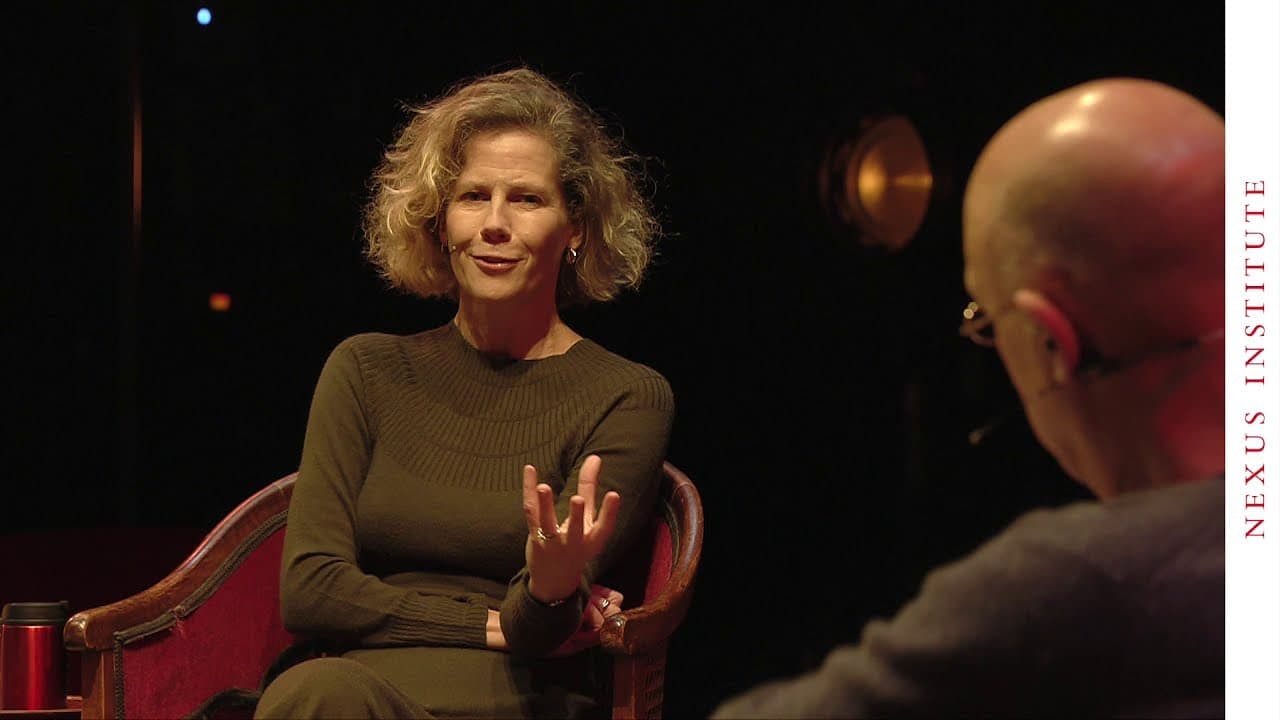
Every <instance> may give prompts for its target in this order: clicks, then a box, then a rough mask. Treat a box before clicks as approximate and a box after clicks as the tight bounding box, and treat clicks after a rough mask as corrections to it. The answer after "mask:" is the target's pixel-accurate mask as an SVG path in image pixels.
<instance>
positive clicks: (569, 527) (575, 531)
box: [564, 495, 587, 543]
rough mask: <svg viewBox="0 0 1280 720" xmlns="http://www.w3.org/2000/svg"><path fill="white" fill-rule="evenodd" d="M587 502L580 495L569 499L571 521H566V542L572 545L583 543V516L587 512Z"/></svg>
mask: <svg viewBox="0 0 1280 720" xmlns="http://www.w3.org/2000/svg"><path fill="white" fill-rule="evenodd" d="M586 505H587V503H586V501H585V500H584V499H583V498H582V497H581V496H578V495H574V496H573V497H571V498H569V519H568V520H565V528H564V533H565V540H566V541H568V542H570V543H579V542H582V529H583V515H584V513H585V512H586Z"/></svg>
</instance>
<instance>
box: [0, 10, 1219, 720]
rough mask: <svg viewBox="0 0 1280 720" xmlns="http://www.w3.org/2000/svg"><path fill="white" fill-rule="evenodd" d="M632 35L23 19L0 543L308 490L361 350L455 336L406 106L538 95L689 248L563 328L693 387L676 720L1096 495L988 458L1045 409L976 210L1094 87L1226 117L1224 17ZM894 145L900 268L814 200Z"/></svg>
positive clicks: (857, 14)
mask: <svg viewBox="0 0 1280 720" xmlns="http://www.w3.org/2000/svg"><path fill="white" fill-rule="evenodd" d="M32 5H35V4H32ZM604 5H606V4H599V6H597V5H596V4H584V5H581V6H568V5H555V4H549V5H539V4H532V5H530V4H518V5H517V4H511V5H506V4H503V3H482V4H473V3H465V4H454V3H426V2H423V3H396V4H389V3H345V4H337V3H332V4H310V3H307V4H303V3H264V2H235V3H227V2H214V3H209V4H207V7H209V8H210V9H211V10H212V13H213V21H212V23H211V24H210V25H208V26H207V27H205V26H201V25H199V24H197V23H196V21H195V13H196V10H197V9H198V8H199V7H200V5H199V4H196V3H186V2H174V3H167V2H166V3H156V4H154V5H148V4H138V5H133V6H129V5H117V4H112V3H85V4H69V3H60V4H59V3H55V4H45V5H39V6H38V7H34V8H28V9H27V10H25V11H21V12H18V13H17V14H16V16H14V15H12V13H13V12H14V11H12V10H11V11H10V13H11V16H10V17H9V18H8V19H6V24H7V27H6V30H5V31H6V33H11V34H12V35H13V37H11V38H9V40H8V41H7V42H6V55H7V56H9V57H10V59H9V60H8V61H7V62H6V63H5V66H6V67H5V73H6V76H7V82H6V83H5V94H6V98H5V110H4V117H5V123H6V132H5V133H4V136H5V144H6V146H7V152H6V159H7V160H8V162H7V163H6V165H7V167H6V175H7V178H6V183H5V186H6V188H7V189H6V190H4V191H3V193H4V197H5V201H6V202H5V204H6V211H5V220H6V221H7V222H6V226H7V228H8V231H9V232H8V236H7V237H6V238H5V239H6V257H7V258H8V259H9V261H10V262H9V263H7V264H6V267H5V269H4V273H5V282H4V296H5V300H4V313H3V317H4V336H5V348H6V352H5V355H6V356H7V358H8V360H9V363H8V372H7V375H8V378H9V382H8V383H7V386H8V393H7V394H8V395H9V400H8V403H9V406H10V408H11V409H10V412H9V413H7V418H6V423H5V425H6V429H5V433H4V436H5V439H6V445H5V450H6V461H5V463H4V469H3V473H4V476H5V479H6V482H5V486H4V492H5V496H4V499H3V501H0V512H2V513H3V515H2V516H0V522H2V523H3V531H4V532H18V531H25V530H56V529H58V528H86V527H117V526H121V527H123V526H128V527H151V526H192V527H210V526H212V524H213V523H214V522H215V521H216V520H217V519H218V518H219V517H221V516H222V515H223V514H224V513H225V512H226V511H228V510H229V509H230V508H231V507H233V506H234V505H235V504H236V503H237V502H238V501H239V500H240V499H242V498H243V497H245V496H247V495H248V494H250V493H251V492H252V491H254V490H256V489H257V488H259V487H260V486H262V485H263V484H264V483H266V482H268V481H270V480H273V479H275V478H277V477H279V476H281V475H284V474H286V473H288V472H290V471H291V470H292V469H293V468H294V467H295V465H296V463H297V459H298V454H299V448H300V444H301V439H302V433H303V427H304V421H305V418H306V413H307V406H308V402H309V400H310V393H311V389H312V385H313V383H314V381H315V378H316V374H317V373H318V371H319V369H320V366H321V364H322V363H323V361H324V358H325V356H326V354H327V353H328V351H329V350H330V348H332V346H333V345H334V344H335V343H337V342H338V341H339V340H340V339H342V338H343V337H346V336H347V335H350V334H353V333H356V332H361V331H369V330H381V331H389V332H412V331H417V330H420V329H425V328H427V327H431V326H434V325H437V324H439V323H442V322H444V321H445V320H447V318H448V317H450V308H449V306H448V305H446V304H443V303H430V302H423V301H420V300H414V299H411V298H407V297H403V296H399V295H397V294H396V293H394V292H391V291H389V290H387V289H385V288H384V287H383V286H382V284H381V282H380V281H379V280H378V279H377V278H376V276H375V274H374V272H373V271H372V269H371V268H370V267H369V266H368V265H367V264H365V263H364V261H363V259H362V256H361V246H360V239H359V232H358V217H359V211H360V206H361V204H362V202H363V200H364V198H365V194H366V182H367V177H368V175H369V172H370V170H371V168H372V167H373V165H374V163H375V162H376V161H377V159H378V157H379V153H380V151H381V148H382V147H383V145H384V144H385V143H387V142H388V141H389V140H390V139H391V138H392V136H393V130H394V128H396V127H397V126H398V125H399V124H400V123H401V122H402V121H403V119H404V114H403V113H402V111H401V107H400V103H402V102H410V101H414V100H418V99H421V98H423V97H426V96H429V95H433V94H435V93H438V92H440V91H441V90H442V89H444V88H445V87H446V86H447V85H448V84H450V83H452V82H453V81H455V80H457V79H459V78H462V77H465V76H471V75H475V74H478V73H483V72H487V71H491V70H500V69H506V68H509V67H511V66H512V65H514V64H519V63H526V64H528V65H530V66H532V67H535V68H537V69H540V70H542V71H544V72H546V73H548V74H549V75H551V76H552V77H554V78H556V79H558V80H560V81H562V82H564V83H565V84H567V85H568V86H569V87H570V88H571V89H572V90H574V91H575V92H576V93H577V94H579V95H580V96H582V97H583V98H584V99H585V100H587V102H588V103H589V104H591V105H592V106H593V107H595V108H596V109H597V110H599V111H600V112H601V113H602V114H603V115H604V117H605V118H606V119H607V120H608V121H609V122H611V123H613V124H615V125H616V126H619V127H621V128H623V129H625V138H626V142H627V144H628V145H629V146H630V148H631V149H632V150H634V151H635V152H636V153H638V154H640V155H642V156H644V157H646V158H648V163H647V166H648V170H649V175H650V181H651V182H650V184H651V189H652V193H653V197H654V200H655V203H656V206H657V208H658V210H659V212H660V214H661V217H662V221H663V225H664V227H665V230H666V237H665V238H664V239H663V241H662V244H661V246H660V249H661V254H660V256H659V258H658V260H657V262H656V263H655V264H654V266H653V268H652V271H651V273H650V275H649V277H648V280H647V281H646V283H645V285H644V286H643V288H642V289H641V290H640V291H639V292H636V293H629V294H627V295H625V296H624V297H622V298H621V299H620V300H618V301H617V302H615V303H612V304H609V305H604V306H598V307H593V308H589V309H585V310H577V311H573V312H571V313H569V314H568V316H567V318H568V320H569V321H570V323H571V324H573V325H574V326H575V327H576V328H577V329H578V330H579V331H581V332H583V333H584V334H585V335H588V336H590V337H592V338H594V339H596V340H597V341H598V342H600V343H602V344H603V345H605V346H606V347H609V348H611V349H613V350H615V351H617V352H619V353H621V354H623V355H625V356H627V357H630V358H633V359H636V360H639V361H641V362H644V363H647V364H649V365H651V366H652V367H654V368H656V369H658V370H660V371H661V372H663V373H664V374H665V375H666V376H667V378H669V379H670V381H671V384H672V386H673V387H674V389H675V393H676V398H677V402H678V414H677V421H676V426H675V429H674V436H673V437H672V441H671V447H670V453H669V456H670V458H671V460H672V461H673V462H675V463H676V464H677V465H679V466H680V467H681V468H683V469H684V470H685V471H686V472H688V473H689V475H690V476H691V477H692V478H693V479H694V480H695V482H696V483H697V484H698V486H699V488H700V489H701V492H702V495H703V499H704V502H705V506H706V546H705V553H704V557H703V571H702V575H701V577H700V580H699V583H698V586H697V592H696V597H695V602H694V604H693V607H692V609H691V611H690V614H689V617H688V620H687V622H686V624H685V625H684V627H683V628H681V630H680V631H679V633H678V635H677V636H676V637H675V639H674V642H673V645H672V648H671V658H670V663H669V671H668V672H669V674H668V683H667V708H668V714H669V715H670V716H672V717H695V716H700V715H703V714H705V713H706V712H708V711H709V710H710V709H711V708H712V707H713V706H714V705H715V703H716V702H718V701H719V700H720V699H722V698H723V697H725V696H726V695H728V694H730V693H732V692H735V691H738V690H740V689H743V688H745V687H747V686H749V685H751V684H754V683H756V682H759V681H762V680H764V679H767V678H771V677H775V676H778V675H783V674H789V673H793V672H798V671H800V670H803V669H806V668H809V667H812V666H813V665H815V664H816V663H818V662H819V661H820V659H821V657H822V656H823V654H824V653H825V652H826V651H827V650H828V649H830V648H831V646H832V645H834V644H835V643H838V642H842V641H851V640H854V639H856V637H857V635H858V631H859V628H860V626H861V625H862V623H863V622H865V621H866V620H868V619H870V618H872V617H875V616H879V615H883V614H885V613H888V612H891V611H892V610H893V608H895V607H896V606H897V605H899V604H900V603H901V602H903V601H904V600H905V599H907V598H908V597H909V596H910V595H911V594H912V593H913V592H914V590H915V588H916V586H917V585H918V583H919V581H920V578H921V576H922V574H923V573H924V572H925V571H926V570H927V568H929V567H931V566H933V565H935V564H937V563H939V562H941V561H945V560H948V559H951V558H954V557H956V556H958V555H960V554H962V553H964V552H966V551H968V550H970V549H972V548H973V547H974V546H975V545H976V544H977V543H978V542H980V541H981V539H982V538H984V537H986V536H988V535H989V534H991V533H993V532H995V531H997V530H998V529H999V528H1000V527H1002V526H1003V525H1005V524H1006V523H1007V522H1009V520H1010V519H1011V518H1013V517H1014V516H1015V515H1016V514H1018V513H1020V512H1022V511H1024V510H1026V509H1027V508H1030V507H1033V506H1038V505H1044V504H1053V503H1059V502H1063V501H1066V500H1070V499H1074V498H1078V497H1082V496H1083V493H1082V492H1081V491H1080V490H1079V489H1078V488H1077V487H1076V486H1075V485H1074V484H1073V483H1071V482H1070V480H1069V479H1067V478H1065V477H1064V476H1063V475H1062V473H1061V472H1060V470H1058V468H1057V467H1056V465H1055V464H1054V463H1053V462H1052V459H1051V458H1049V457H1048V456H1047V455H1046V454H1045V453H1044V452H1043V451H1042V450H1041V449H1040V448H1039V447H1038V446H1037V445H1036V444H1035V442H1034V439H1033V438H1032V436H1031V434H1030V432H1029V430H1028V429H1027V427H1026V424H1025V422H1024V421H1022V420H1021V419H1020V418H1018V417H1015V418H1014V419H1013V420H1012V421H1011V422H1009V423H1006V424H1005V425H1004V426H1002V428H1001V429H1000V430H999V431H998V432H997V433H996V434H994V435H993V436H992V437H991V439H990V441H989V442H988V443H986V444H985V445H983V446H980V447H977V448H973V447H970V446H969V445H967V444H966V442H965V436H966V433H967V432H968V431H969V430H970V429H972V428H973V427H975V426H977V425H980V424H982V423H983V422H985V421H986V420H987V419H989V418H990V417H991V416H993V415H995V414H999V413H1000V412H1001V411H1002V410H1004V409H1005V408H1006V407H1007V406H1008V405H1009V404H1010V403H1012V402H1014V400H1015V398H1014V395H1013V394H1012V392H1011V390H1010V388H1009V386H1008V383H1007V380H1006V378H1005V376H1004V374H1003V371H1002V370H1001V369H1000V367H999V365H998V362H997V360H996V358H995V356H994V355H993V354H990V353H984V352H983V351H981V349H979V348H976V347H970V346H967V344H966V343H965V342H964V341H963V340H961V339H959V338H957V337H956V334H955V328H956V325H957V321H958V318H959V312H958V311H959V309H960V307H961V306H962V305H963V302H964V300H965V296H964V289H963V285H962V282H961V255H960V240H959V217H960V213H959V199H960V195H961V193H962V191H963V186H964V179H965V177H966V176H967V173H968V170H969V169H970V167H971V165H972V163H973V161H974V159H975V158H976V156H977V153H978V151H979V150H980V149H981V147H982V144H983V143H984V141H985V140H986V139H987V138H988V137H990V135H991V134H992V133H993V132H994V131H995V130H996V129H997V128H998V127H999V125H1000V124H1001V123H1002V122H1003V121H1004V120H1006V119H1007V118H1008V117H1009V116H1011V115H1012V114H1013V113H1014V112H1016V111H1017V110H1019V109H1020V108H1022V107H1023V106H1025V105H1027V104H1028V103H1030V102H1032V101H1033V100H1035V99H1037V98H1039V97H1041V96H1044V95H1046V94H1049V93H1051V92H1053V91H1056V90H1059V89H1063V88H1065V87H1067V86H1070V85H1072V84H1075V83H1077V82H1081V81H1084V80H1088V79H1092V78H1097V77H1101V76H1116V75H1127V76H1139V77H1147V78H1152V79H1157V80H1161V81H1165V82H1168V83H1170V84H1173V85H1175V86H1178V87H1181V88H1183V89H1185V90H1187V91H1189V92H1191V93H1192V94H1194V95H1196V96H1198V97H1200V98H1201V99H1203V100H1204V101H1205V102H1207V103H1208V104H1210V105H1211V106H1213V107H1215V108H1216V109H1218V110H1219V111H1221V110H1222V106H1223V97H1222V94H1223V55H1224V40H1223V10H1222V7H1221V5H1220V4H1218V3H1198V4H1193V5H1187V6H1186V7H1184V8H1182V9H1180V10H1179V11H1178V12H1176V13H1173V12H1171V10H1170V6H1169V5H1168V4H1167V3H1158V4H1150V5H1145V4H1138V3H1051V4H1050V3H1018V4H1013V3H1010V4H1007V5H1004V4H1002V5H999V6H997V5H990V4H980V3H938V4H936V5H935V4H929V3H914V2H897V3H876V4H871V3H841V4H839V7H841V8H842V9H836V7H837V4H832V6H831V7H828V6H826V5H824V4H814V5H808V4H805V3H785V4H784V5H785V9H782V10H777V9H768V10H763V11H759V10H750V9H748V6H747V4H741V5H695V4H689V6H688V7H683V8H680V9H676V8H674V7H672V8H664V7H661V6H658V5H655V4H651V3H637V4H635V5H634V6H618V7H612V8H605V7H603V6H604ZM15 7H17V6H15ZM135 72H136V78H137V79H138V85H137V91H138V92H137V95H136V97H137V98H140V100H139V102H140V107H141V115H140V117H141V133H142V138H143V141H142V153H143V155H142V160H143V174H142V178H143V180H142V186H141V197H142V202H143V205H142V207H143V210H142V216H141V219H142V224H141V229H140V232H139V233H138V234H137V236H136V241H135V238H134V236H133V234H132V233H131V230H130V202H131V197H132V187H131V184H130V160H131V156H130V136H131V133H132V131H133V125H132V122H133V119H132V115H131V112H132V111H131V107H132V103H133V101H134V98H135V95H134V94H132V92H131V90H130V87H131V85H130V78H131V77H133V76H134V73H135ZM884 111H897V112H903V113H906V114H908V115H909V116H910V117H912V118H913V119H914V120H915V122H916V123H917V125H918V126H919V128H920V130H921V132H922V134H923V135H924V139H925V141H926V144H927V146H928V150H929V152H930V155H931V157H932V159H933V161H934V164H935V174H936V192H935V196H934V198H933V202H932V205H931V207H930V211H929V216H928V218H927V219H926V222H925V224H924V226H923V227H922V228H921V231H920V233H919V234H918V235H917V237H916V238H915V240H914V242H913V243H912V244H911V246H909V247H908V248H907V249H906V250H905V251H903V252H901V253H897V254H886V253H884V252H879V251H874V250H869V249H867V248H864V247H862V246H861V245H860V244H859V243H858V240H857V238H856V236H855V235H853V234H852V233H851V232H849V231H846V230H842V229H840V228H838V227H836V226H835V225H833V224H832V223H830V222H829V221H828V220H827V218H826V217H825V216H824V215H823V212H822V206H821V204H820V203H819V200H818V195H817V187H816V178H817V168H818V165H819V163H820V161H821V158H822V155H823V152H824V149H825V148H826V147H827V146H828V145H829V143H831V142H833V141H835V140H836V139H838V138H839V137H841V135H842V134H843V133H848V132H850V131H851V129H852V128H853V126H854V125H855V123H856V122H857V119H858V118H860V117H862V116H863V115H865V114H868V113H874V112H884ZM213 292H225V293H228V294H229V295H230V296H231V301H232V308H231V310H230V312H225V313H216V312H212V311H211V310H210V308H209V296H210V294H211V293H213Z"/></svg>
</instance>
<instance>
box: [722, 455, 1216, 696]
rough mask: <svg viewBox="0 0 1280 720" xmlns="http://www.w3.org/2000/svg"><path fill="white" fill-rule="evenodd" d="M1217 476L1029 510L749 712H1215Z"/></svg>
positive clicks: (772, 689) (773, 687)
mask: <svg viewBox="0 0 1280 720" xmlns="http://www.w3.org/2000/svg"><path fill="white" fill-rule="evenodd" d="M1222 503H1223V484H1222V479H1221V478H1215V479H1213V480H1211V481H1206V482H1200V483H1194V484H1189V485H1179V486H1174V487H1168V488H1162V489H1157V490H1148V491H1142V492H1135V493H1130V494H1127V495H1124V496H1122V497H1119V498H1115V499H1112V500H1108V501H1105V502H1097V501H1088V502H1079V503H1074V504H1071V505H1068V506H1066V507H1063V508H1061V509H1057V510H1041V511H1035V512H1031V513H1028V514H1026V515H1024V516H1023V517H1021V518H1020V519H1018V520H1017V521H1015V522H1014V523H1013V524H1012V525H1011V526H1010V527H1009V528H1008V529H1006V530H1005V531H1004V532H1003V533H1001V534H1000V535H998V536H996V537H995V538H994V539H992V540H990V541H988V542H987V543H986V544H984V545H983V546H981V547H980V548H978V549H977V550H976V551H975V552H973V553H972V554H970V555H969V556H968V557H966V558H964V559H962V560H960V561H958V562H955V563H953V564H951V565H947V566H944V567H941V568H939V569H937V570H935V571H933V572H931V573H930V574H929V575H928V576H927V577H926V578H925V581H924V583H923V586H922V587H921V589H920V592H919V594H918V595H917V596H916V598H915V599H913V600H912V601H911V602H909V603H908V604H907V605H906V606H904V607H903V608H902V609H901V610H900V611H899V612H898V613H897V615H896V616H895V617H893V618H892V619H891V620H888V621H884V620H876V621H873V622H871V623H869V624H868V625H867V626H866V627H865V628H864V629H863V633H862V637H861V640H860V642H859V643H858V644H857V645H856V646H848V647H840V648H837V649H835V650H834V651H832V652H831V653H830V654H829V655H828V656H827V658H826V660H825V661H824V662H823V664H822V665H821V667H819V668H817V669H816V670H813V671H812V672H809V673H807V674H804V675H801V676H799V677H795V678H792V679H789V680H782V681H775V682H772V683H768V684H765V685H762V686H760V687H757V688H755V689H754V690H751V691H749V692H747V693H745V694H742V695H740V696H738V697H735V698H733V699H731V700H729V701H727V702H725V703H723V704H722V705H720V707H718V708H717V709H716V710H715V711H714V713H713V717H714V718H721V719H724V718H748V717H785V718H807V717H838V718H863V717H908V716H910V717H974V716H982V717H992V716H1016V717H1044V716H1062V717H1075V718H1096V717H1117V716H1120V717H1148V718H1149V717H1221V716H1222V714H1223V692H1224V620H1225V609H1224V595H1225V582H1224V574H1223V563H1224V534H1225V531H1224V520H1223V505H1222Z"/></svg>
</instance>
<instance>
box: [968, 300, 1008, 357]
mask: <svg viewBox="0 0 1280 720" xmlns="http://www.w3.org/2000/svg"><path fill="white" fill-rule="evenodd" d="M1012 309H1013V305H1012V304H1009V305H1005V306H1003V307H1001V308H1000V309H999V310H998V311H996V312H994V313H988V312H987V311H986V310H983V309H982V306H981V305H979V304H978V303H976V302H974V301H973V300H970V301H969V304H968V305H965V306H964V311H963V312H962V313H961V314H962V315H963V316H964V319H963V320H961V321H960V334H961V335H963V336H965V337H967V338H969V339H970V340H972V341H973V342H974V343H975V344H977V345H981V346H982V347H995V344H996V326H995V321H996V318H997V317H998V316H1000V315H1003V314H1005V313H1006V312H1008V311H1010V310H1012Z"/></svg>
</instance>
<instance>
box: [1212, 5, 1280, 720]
mask: <svg viewBox="0 0 1280 720" xmlns="http://www.w3.org/2000/svg"><path fill="white" fill-rule="evenodd" d="M1225 91H1226V105H1225V107H1226V126H1227V158H1226V193H1227V195H1226V236H1225V241H1226V321H1225V325H1224V327H1225V328H1226V340H1225V345H1226V347H1225V352H1226V418H1227V421H1226V442H1227V445H1226V448H1227V457H1226V493H1225V494H1226V497H1225V505H1224V510H1225V512H1226V533H1227V538H1226V549H1227V557H1226V569H1227V587H1226V600H1227V606H1226V607H1227V626H1226V641H1227V647H1226V658H1227V666H1226V668H1225V671H1226V716H1227V718H1228V719H1229V720H1246V719H1250V718H1259V719H1265V720H1276V718H1280V487H1278V486H1280V461H1277V459H1276V452H1275V451H1276V449H1278V448H1280V401H1278V400H1280V351H1278V350H1276V345H1277V342H1278V338H1280V298H1278V295H1280V292H1277V291H1280V231H1278V230H1277V227H1280V226H1278V224H1277V221H1278V220H1280V101H1278V100H1277V97H1278V96H1280V2H1277V1H1276V0H1228V1H1227V3H1226V86H1225ZM1267 360H1270V361H1271V362H1270V363H1268V362H1267ZM1268 466H1270V469H1271V478H1272V482H1271V483H1270V484H1271V485H1272V489H1273V492H1271V493H1268V492H1267V484H1268V483H1267V482H1266V481H1267V472H1266V471H1267V467H1268ZM1268 495H1270V497H1267V496H1268Z"/></svg>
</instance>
